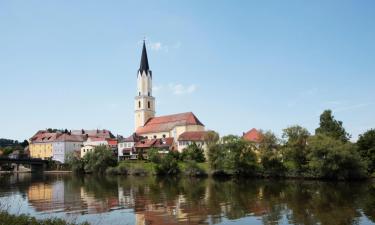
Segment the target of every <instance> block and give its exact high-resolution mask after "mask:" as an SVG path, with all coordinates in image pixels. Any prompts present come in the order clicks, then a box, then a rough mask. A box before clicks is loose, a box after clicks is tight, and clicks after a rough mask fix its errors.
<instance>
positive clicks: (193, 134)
mask: <svg viewBox="0 0 375 225" xmlns="http://www.w3.org/2000/svg"><path fill="white" fill-rule="evenodd" d="M206 135H207V131H186V132H184V133H182V134H181V135H180V136H179V137H178V140H179V141H204V140H205V139H206Z"/></svg>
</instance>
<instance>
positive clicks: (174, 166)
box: [155, 153, 180, 175]
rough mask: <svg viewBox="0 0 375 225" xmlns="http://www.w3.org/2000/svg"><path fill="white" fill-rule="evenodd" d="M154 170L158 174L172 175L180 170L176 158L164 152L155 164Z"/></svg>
mask: <svg viewBox="0 0 375 225" xmlns="http://www.w3.org/2000/svg"><path fill="white" fill-rule="evenodd" d="M155 170H156V173H157V174H158V175H173V174H178V173H179V172H180V170H179V167H178V163H177V160H176V159H175V158H174V156H173V155H172V154H170V153H168V154H166V155H165V156H164V157H163V158H162V159H161V161H160V163H159V164H156V165H155Z"/></svg>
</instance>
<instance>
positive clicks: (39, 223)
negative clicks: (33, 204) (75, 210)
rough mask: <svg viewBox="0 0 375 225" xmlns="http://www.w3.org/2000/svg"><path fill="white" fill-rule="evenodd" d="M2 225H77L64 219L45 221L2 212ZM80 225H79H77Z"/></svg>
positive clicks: (0, 215) (0, 213)
mask: <svg viewBox="0 0 375 225" xmlns="http://www.w3.org/2000/svg"><path fill="white" fill-rule="evenodd" d="M0 224H4V225H5V224H9V225H10V224H12V225H76V223H68V222H66V221H64V220H62V219H57V218H54V219H44V220H37V219H36V218H35V217H31V216H29V215H25V214H21V215H11V214H9V213H7V212H4V211H2V212H0ZM77 225H78V224H77ZM81 225H89V223H81Z"/></svg>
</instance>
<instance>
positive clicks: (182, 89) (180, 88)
mask: <svg viewBox="0 0 375 225" xmlns="http://www.w3.org/2000/svg"><path fill="white" fill-rule="evenodd" d="M169 89H170V90H171V91H172V92H173V94H175V95H183V94H191V93H193V92H195V90H196V89H197V86H196V85H195V84H191V85H187V86H184V85H182V84H172V83H171V84H169Z"/></svg>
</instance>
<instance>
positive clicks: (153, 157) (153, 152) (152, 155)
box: [147, 148, 161, 163]
mask: <svg viewBox="0 0 375 225" xmlns="http://www.w3.org/2000/svg"><path fill="white" fill-rule="evenodd" d="M147 156H148V160H149V161H150V162H153V163H160V161H161V157H160V154H159V150H158V149H156V148H151V149H149V150H148V151H147Z"/></svg>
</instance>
